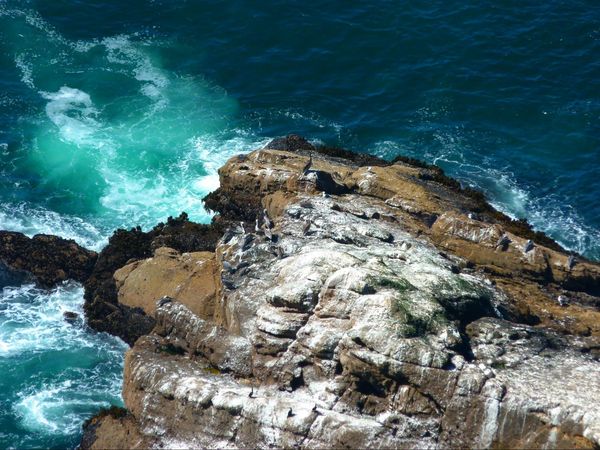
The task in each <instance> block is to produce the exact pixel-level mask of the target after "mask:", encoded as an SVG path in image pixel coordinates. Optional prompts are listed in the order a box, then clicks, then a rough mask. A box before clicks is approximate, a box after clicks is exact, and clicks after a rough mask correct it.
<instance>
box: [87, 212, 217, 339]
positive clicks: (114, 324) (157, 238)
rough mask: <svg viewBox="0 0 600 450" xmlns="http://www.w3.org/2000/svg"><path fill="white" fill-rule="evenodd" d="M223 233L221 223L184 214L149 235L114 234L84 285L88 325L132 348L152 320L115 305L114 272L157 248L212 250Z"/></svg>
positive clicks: (138, 232) (136, 231) (136, 232)
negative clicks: (200, 221) (206, 223)
mask: <svg viewBox="0 0 600 450" xmlns="http://www.w3.org/2000/svg"><path fill="white" fill-rule="evenodd" d="M222 234H223V225H222V224H221V222H215V223H213V224H210V225H204V224H199V223H195V222H191V221H189V220H188V216H187V214H186V213H182V214H181V215H180V216H179V217H177V218H173V217H169V219H168V220H167V223H166V224H164V223H160V224H158V225H157V226H156V227H154V228H153V229H152V230H150V231H148V232H144V231H142V230H141V228H139V227H137V228H132V229H131V230H129V231H127V230H117V231H115V233H114V234H113V235H112V236H111V238H110V239H109V241H108V245H107V246H106V247H105V248H104V249H103V250H102V252H100V254H99V255H98V260H97V262H96V265H95V266H94V269H93V271H92V273H91V275H90V277H89V278H88V279H87V281H86V282H85V304H84V311H85V315H86V318H87V321H88V324H89V326H90V327H92V328H93V329H95V330H97V331H105V332H108V333H111V334H114V335H116V336H119V337H120V338H121V339H123V340H124V341H125V342H127V343H128V344H130V345H132V344H133V343H134V342H135V341H136V340H137V338H138V337H140V336H142V335H144V334H147V333H149V332H150V330H152V328H153V327H154V319H152V318H151V317H148V316H146V315H145V313H144V312H143V310H141V309H139V308H129V307H127V306H125V305H120V304H119V303H118V300H117V289H116V286H115V281H114V279H113V274H114V272H115V271H116V270H117V269H120V268H121V267H123V266H125V265H126V264H127V263H129V262H131V261H135V260H139V259H145V258H149V257H150V256H152V254H153V251H154V250H155V249H157V248H160V247H170V248H173V249H175V250H177V251H179V252H182V253H183V252H195V251H214V249H215V245H216V242H217V240H218V239H219V238H220V237H221V235H222Z"/></svg>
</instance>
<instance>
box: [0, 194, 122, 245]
mask: <svg viewBox="0 0 600 450" xmlns="http://www.w3.org/2000/svg"><path fill="white" fill-rule="evenodd" d="M0 229H2V230H12V231H18V232H20V233H23V234H25V235H27V236H29V237H31V236H33V235H35V234H55V235H58V236H61V237H63V238H65V239H73V240H74V241H76V242H77V243H79V244H80V245H82V246H84V247H86V248H89V249H93V250H99V249H100V248H102V247H103V246H104V244H105V243H106V239H107V236H106V235H107V234H108V233H110V232H111V230H106V231H105V232H102V231H101V230H100V229H99V228H97V227H96V226H94V225H92V224H91V223H90V222H88V221H86V220H84V219H82V218H80V217H75V216H70V215H67V214H59V213H57V212H54V211H50V210H47V209H44V208H41V207H38V206H32V205H29V204H27V203H17V204H14V203H0Z"/></svg>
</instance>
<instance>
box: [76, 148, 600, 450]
mask: <svg viewBox="0 0 600 450" xmlns="http://www.w3.org/2000/svg"><path fill="white" fill-rule="evenodd" d="M267 147H268V148H265V149H261V150H257V151H255V152H252V153H250V154H248V155H242V156H238V157H235V158H233V159H231V160H230V161H228V162H227V164H226V165H225V166H224V167H223V168H221V170H220V172H219V173H220V180H221V187H220V188H219V189H218V190H217V191H216V192H215V193H213V194H211V195H209V196H208V198H207V199H206V203H207V205H208V206H209V207H211V208H212V209H214V210H217V211H218V212H219V213H220V217H219V218H218V219H217V220H216V221H215V223H214V224H213V225H212V227H206V228H203V229H202V230H197V231H198V233H200V234H201V233H206V234H207V235H211V236H213V235H214V233H217V232H216V231H215V227H218V228H219V232H218V236H219V237H218V238H217V239H214V240H211V239H209V238H206V239H204V240H202V239H200V240H199V242H201V243H200V244H194V245H188V246H183V245H180V244H177V242H180V241H177V240H173V239H171V240H169V239H162V240H157V237H156V236H147V235H142V234H140V233H141V232H138V234H137V235H136V236H134V237H135V239H136V240H135V242H138V243H139V242H142V244H141V245H139V246H137V247H136V246H134V245H127V244H126V242H127V239H128V238H127V236H125V235H123V236H121V237H119V239H121V238H122V239H123V240H122V244H120V245H119V246H116V245H113V246H112V247H111V246H109V247H108V248H107V250H105V251H104V252H103V253H102V254H100V257H99V259H98V263H96V272H95V273H96V276H95V278H93V279H92V281H91V282H90V281H88V283H87V286H88V287H89V286H91V287H89V289H88V292H89V293H90V294H88V296H87V299H88V305H87V306H86V307H87V308H88V311H91V312H93V317H94V320H96V321H98V322H99V323H100V322H102V320H104V319H106V313H107V312H108V314H115V312H110V311H105V310H102V309H100V308H97V305H98V304H99V302H108V303H110V305H112V307H114V308H116V310H118V311H123V310H135V311H137V314H138V315H139V316H140V317H143V318H146V319H145V320H148V324H149V325H148V328H149V327H150V326H151V325H152V326H154V328H153V330H152V331H151V332H150V331H149V329H148V330H147V331H146V332H145V334H144V335H142V336H141V337H139V339H137V341H136V342H135V345H134V346H133V347H132V348H131V350H130V351H129V352H128V353H127V355H126V362H125V373H124V388H123V395H124V399H125V404H126V406H127V411H121V412H119V413H118V414H115V413H112V414H111V413H108V414H103V415H101V416H98V417H96V418H94V419H92V420H91V421H90V422H89V423H88V424H87V426H86V429H85V436H84V440H83V442H82V447H83V448H114V447H128V448H146V447H149V446H154V447H177V448H182V447H196V448H197V447H211V448H222V447H228V448H236V447H237V448H248V447H258V448H266V447H301V448H326V447H330V448H333V447H335V448H342V447H344V448H367V447H377V448H448V447H477V448H506V447H521V448H523V447H526V448H534V447H545V448H565V447H569V448H592V447H595V448H599V447H600V400H599V399H600V362H599V359H600V312H599V310H598V305H599V303H598V302H599V298H598V294H599V293H600V267H599V266H598V265H597V264H593V263H590V262H588V261H585V260H584V259H583V258H580V257H577V258H576V259H573V258H571V259H569V255H568V254H567V253H566V252H565V251H563V250H562V249H561V248H560V247H559V246H558V245H557V244H556V243H554V242H553V241H551V240H550V239H548V238H547V237H545V236H544V235H541V234H539V233H534V232H533V231H532V230H531V229H530V228H529V227H528V226H527V224H526V223H523V222H518V221H516V222H515V221H512V220H510V219H509V218H507V217H506V216H504V215H502V214H500V213H498V212H497V211H495V210H493V209H492V208H491V207H490V206H489V205H488V204H487V203H485V201H484V200H483V199H482V197H481V196H480V195H479V194H478V193H475V192H471V191H468V190H466V191H465V190H462V189H461V188H460V186H459V185H458V184H457V183H456V182H454V181H453V180H450V179H448V178H447V177H445V176H444V175H443V173H442V172H441V171H440V170H439V169H437V168H435V167H429V166H426V165H424V164H421V163H417V162H414V161H410V160H408V161H395V162H394V163H386V162H384V161H381V160H378V159H376V158H372V157H368V156H365V155H353V154H348V153H346V152H344V151H341V150H337V149H314V148H313V147H312V146H311V145H310V144H308V143H307V142H306V141H304V140H303V139H301V138H298V137H291V138H287V139H282V140H277V141H275V142H274V143H272V144H271V145H269V146H267ZM263 210H264V211H263ZM264 215H266V216H267V219H265V218H264ZM240 220H242V222H241V223H240V222H239V221H240ZM255 220H256V221H257V222H256V223H255ZM183 222H185V221H183ZM177 226H178V227H181V226H182V225H181V223H179V224H178V225H177ZM221 232H222V233H221ZM154 233H158V234H159V235H160V233H159V232H157V231H156V230H155V231H154ZM211 233H213V234H211ZM130 237H131V236H130ZM117 240H118V239H116V238H115V242H116V241H117ZM528 240H532V241H533V245H532V244H528V242H527V241H528ZM115 242H113V244H115ZM152 243H153V244H152ZM117 247H119V248H123V249H127V251H123V252H122V254H119V255H118V256H115V257H112V256H111V254H112V255H116V254H117V253H118V252H116V251H115V248H117ZM134 248H138V250H135V251H132V249H134ZM140 249H141V250H140ZM132 258H133V259H135V261H131V259H132ZM103 261H104V262H103ZM98 274H101V276H99V275H98ZM109 274H110V277H109V276H108V275H109ZM93 277H94V275H93ZM98 280H101V281H98ZM100 285H103V286H104V288H103V289H99V288H98V287H97V286H100ZM107 286H108V287H107ZM93 287H95V289H92V288H93ZM107 292H108V294H106V293H107ZM103 296H104V297H103ZM102 298H104V300H102ZM94 304H95V305H96V306H94ZM108 309H109V310H110V309H111V308H108ZM103 314H105V315H104V316H103ZM119 317H120V318H121V319H122V320H123V322H122V323H121V324H120V325H119V326H118V327H117V328H116V329H117V333H120V335H128V336H129V337H130V341H133V340H134V338H137V337H138V335H140V334H142V333H140V329H138V330H137V331H136V332H135V333H132V332H126V331H125V332H124V331H123V330H124V327H127V324H128V322H127V317H125V316H124V315H123V314H121V316H119ZM109 322H110V321H109ZM109 322H105V323H104V325H103V326H104V327H105V329H107V328H110V323H109Z"/></svg>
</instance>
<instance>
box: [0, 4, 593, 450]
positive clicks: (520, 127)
mask: <svg viewBox="0 0 600 450" xmlns="http://www.w3.org/2000/svg"><path fill="white" fill-rule="evenodd" d="M599 118H600V3H598V2H593V1H588V2H585V1H568V2H567V1H558V0H549V1H546V2H517V1H510V0H509V1H505V2H491V1H479V2H459V1H454V0H446V1H414V2H410V3H405V4H402V3H400V2H393V1H372V2H341V1H314V2H300V1H286V2H283V1H267V2H265V1H262V2H257V1H255V2H250V1H244V2H242V1H229V2H222V1H192V0H187V1H186V0H154V1H152V0H129V1H127V2H123V1H117V0H103V1H100V0H86V1H83V0H52V1H49V0H38V1H34V0H0V229H10V230H17V231H23V232H26V233H28V234H34V233H38V232H48V233H54V234H60V235H62V236H65V237H70V238H74V239H76V240H78V241H79V242H81V243H82V244H84V245H86V246H88V247H92V248H95V249H100V248H101V247H102V246H103V245H104V243H105V242H106V238H107V236H109V235H110V233H111V231H112V230H113V229H114V228H115V227H117V226H134V225H137V224H140V225H142V226H143V227H149V226H151V225H153V224H154V223H156V222H158V221H160V220H164V219H165V218H166V217H167V216H168V215H173V214H178V213H179V212H180V211H182V210H185V211H187V212H188V213H189V214H190V216H191V217H192V218H193V219H196V220H202V221H207V220H209V216H208V215H207V214H206V212H205V211H204V210H203V208H202V204H201V198H202V197H203V195H205V194H206V193H207V192H209V191H210V190H212V189H213V188H214V187H216V185H217V181H218V179H217V177H216V169H217V168H218V167H219V166H220V165H221V164H222V163H223V162H224V161H225V160H226V159H227V158H228V157H230V156H231V155H233V154H235V153H238V152H240V151H249V150H252V149H254V148H256V147H258V146H260V145H262V143H264V142H266V141H268V139H269V138H271V137H274V136H278V135H284V134H288V133H290V132H295V133H299V134H302V135H304V136H306V137H308V138H310V139H313V140H315V141H320V142H324V143H327V144H330V145H337V146H342V147H346V148H349V149H352V150H355V151H361V152H369V153H373V154H376V155H379V156H382V157H385V158H393V157H394V156H396V155H398V154H405V155H409V156H413V157H417V158H421V159H424V160H426V161H428V162H433V163H436V164H439V165H440V166H442V167H443V168H444V169H445V170H446V171H447V172H448V173H449V174H450V175H452V176H455V177H457V178H459V179H460V180H461V181H462V182H463V183H464V184H465V185H471V186H475V187H478V188H480V189H482V190H484V191H485V192H486V194H487V195H488V198H489V199H490V200H491V201H492V203H493V204H494V205H495V206H497V207H498V208H499V209H501V210H503V211H504V212H506V213H508V214H510V215H512V216H514V217H525V218H527V219H528V220H529V221H530V222H531V223H532V224H533V225H534V226H535V227H536V229H539V230H543V231H545V232H547V233H548V234H549V235H551V236H552V237H554V238H555V239H557V240H558V241H559V242H560V243H561V244H563V245H564V246H565V247H567V248H569V249H573V250H576V251H579V252H582V253H583V254H584V255H586V256H588V257H590V258H593V259H597V260H598V259H600V200H599V198H600V183H599V182H598V181H597V178H598V174H599V173H600V170H599V168H600V121H599ZM81 301H82V300H81V289H80V288H79V287H78V286H74V285H68V286H64V287H61V288H59V289H58V290H56V291H54V292H51V293H42V292H38V291H35V290H34V289H33V288H31V287H30V286H26V287H21V288H14V287H11V288H5V290H4V292H3V293H2V294H1V296H0V372H1V373H3V374H7V375H6V376H4V377H3V380H2V381H1V382H0V383H3V384H0V404H1V405H2V408H0V447H6V446H15V447H33V446H58V447H60V446H72V445H74V443H75V442H76V441H77V439H78V433H79V432H78V429H79V424H80V423H81V422H82V421H83V420H84V419H85V418H86V417H88V416H89V415H90V414H92V413H93V411H95V410H97V409H98V408H99V407H100V406H106V405H108V404H110V403H119V401H120V400H119V397H118V390H119V381H118V380H119V376H120V370H121V364H122V360H121V357H120V356H119V355H120V353H121V352H122V349H123V346H122V344H121V343H119V342H118V341H117V340H116V339H112V338H110V337H108V336H105V335H98V334H94V333H91V332H89V331H88V330H86V329H85V328H84V327H80V328H73V327H67V326H65V325H64V324H63V323H62V319H61V317H60V316H61V314H60V312H61V311H62V310H65V309H77V308H80V304H81ZM44 308H46V309H47V310H46V309H44ZM36 314H38V316H36ZM40 314H41V315H40ZM40 317H43V320H42V319H40ZM40 324H43V326H40ZM42 329H46V330H48V329H51V330H53V333H51V335H52V336H53V337H52V338H50V337H49V336H48V333H43V332H42V331H41V330H42ZM15 330H17V331H15ZM32 330H37V334H36V333H29V334H28V331H32ZM19 333H21V334H19ZM21 335H23V336H27V339H21V340H20V338H19V336H21ZM69 343H72V345H69ZM90 348H94V349H97V351H96V352H95V353H94V354H93V355H90V352H89V349H90ZM56 355H58V356H56ZM77 355H80V356H81V355H85V356H86V358H83V357H78V356H77ZM55 356H56V357H58V359H59V360H60V361H63V364H62V365H61V364H56V359H55ZM31 361H37V362H36V363H35V364H34V363H32V362H31ZM102 383H104V384H102ZM91 386H95V387H94V388H91Z"/></svg>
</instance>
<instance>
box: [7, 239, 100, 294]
mask: <svg viewBox="0 0 600 450" xmlns="http://www.w3.org/2000/svg"><path fill="white" fill-rule="evenodd" d="M96 258H97V254H96V253H95V252H93V251H90V250H86V249H85V248H83V247H81V246H80V245H78V244H77V243H76V242H75V241H73V240H67V239H63V238H60V237H57V236H50V235H45V234H38V235H35V236H34V237H33V238H29V237H27V236H25V235H24V234H22V233H16V232H12V231H0V263H1V265H2V267H3V270H2V271H3V272H4V275H3V276H2V277H1V278H2V279H3V280H5V281H3V282H7V281H9V280H11V279H12V280H23V279H24V277H25V275H26V274H31V276H32V277H33V279H34V280H35V281H36V283H37V284H38V285H39V286H40V287H43V288H51V287H53V286H55V285H56V284H58V283H60V282H62V281H65V280H75V281H79V282H84V281H85V280H86V279H87V278H88V276H89V275H90V273H91V272H92V269H93V267H94V263H95V262H96Z"/></svg>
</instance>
